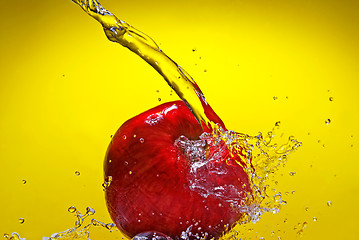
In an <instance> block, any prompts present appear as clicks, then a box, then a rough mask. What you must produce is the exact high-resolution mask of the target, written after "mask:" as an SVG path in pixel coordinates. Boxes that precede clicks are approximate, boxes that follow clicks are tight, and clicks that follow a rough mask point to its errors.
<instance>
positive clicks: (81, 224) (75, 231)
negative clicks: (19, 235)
mask: <svg viewBox="0 0 359 240" xmlns="http://www.w3.org/2000/svg"><path fill="white" fill-rule="evenodd" d="M68 211H69V212H70V213H73V214H74V216H75V217H76V221H75V226H74V227H72V228H69V229H67V230H65V231H63V232H59V233H54V234H52V235H51V236H50V237H43V238H42V240H57V239H61V240H73V239H79V240H90V238H89V237H90V228H92V227H103V228H106V229H107V230H109V231H111V232H112V231H114V230H118V229H117V228H116V225H115V224H114V223H107V224H106V223H103V222H100V221H98V220H96V219H91V220H89V219H88V218H89V216H92V215H94V214H95V210H94V209H93V208H90V207H87V208H86V213H85V214H81V212H80V211H78V210H77V209H76V207H74V206H71V207H69V208H68ZM86 222H87V223H86ZM15 240H17V239H15ZM20 240H25V239H20Z"/></svg>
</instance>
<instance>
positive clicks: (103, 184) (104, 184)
mask: <svg viewBox="0 0 359 240" xmlns="http://www.w3.org/2000/svg"><path fill="white" fill-rule="evenodd" d="M111 182H112V176H107V177H106V179H105V182H104V183H102V187H103V188H104V190H106V189H107V188H108V187H109V186H110V185H111Z"/></svg>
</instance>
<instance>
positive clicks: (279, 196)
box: [273, 193, 282, 202]
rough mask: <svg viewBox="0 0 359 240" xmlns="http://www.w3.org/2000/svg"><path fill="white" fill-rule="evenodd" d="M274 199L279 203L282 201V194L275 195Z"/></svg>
mask: <svg viewBox="0 0 359 240" xmlns="http://www.w3.org/2000/svg"><path fill="white" fill-rule="evenodd" d="M273 198H274V200H275V201H277V202H278V201H279V200H281V199H282V195H281V194H280V193H278V194H276V195H274V196H273Z"/></svg>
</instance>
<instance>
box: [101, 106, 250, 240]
mask: <svg viewBox="0 0 359 240" xmlns="http://www.w3.org/2000/svg"><path fill="white" fill-rule="evenodd" d="M206 113H207V116H208V118H209V119H210V120H212V121H213V122H215V123H217V124H219V125H220V126H221V127H222V128H224V129H225V127H224V124H223V122H222V120H221V119H220V118H219V117H218V116H217V115H216V114H215V113H214V112H213V110H212V109H211V108H210V107H209V106H208V108H207V109H206ZM203 131H205V132H209V133H210V132H211V131H212V130H211V129H210V128H205V129H204V130H203V129H202V128H201V126H200V124H199V123H198V122H197V121H196V119H195V117H194V116H193V114H192V113H191V111H190V110H189V109H188V108H187V106H186V105H185V104H184V103H183V102H182V101H175V102H170V103H164V104H162V105H159V106H157V107H155V108H152V109H150V110H148V111H146V112H144V113H142V114H139V115H138V116H136V117H134V118H132V119H130V120H128V121H126V122H125V123H124V124H123V125H122V126H121V127H120V128H119V129H118V131H117V132H116V134H115V135H114V136H113V138H112V141H111V143H110V145H109V147H108V150H107V153H106V157H105V161H104V173H105V179H109V177H111V178H112V181H111V183H110V185H109V186H108V187H107V188H106V190H105V196H106V203H107V207H108V210H109V213H110V216H111V218H112V220H113V221H114V223H115V224H116V225H117V227H118V228H119V229H121V230H122V231H123V232H124V233H125V234H126V235H128V236H129V237H134V236H135V235H136V234H139V233H142V232H146V231H156V232H160V233H163V234H166V235H168V236H170V237H171V238H173V239H180V238H181V234H182V237H183V236H184V235H183V234H184V233H185V232H186V231H187V233H186V234H185V235H186V238H188V239H195V238H196V236H197V237H198V236H199V237H201V238H202V237H204V236H206V238H207V239H209V238H213V237H214V238H218V237H220V235H221V234H222V232H223V231H224V230H225V229H226V225H227V226H228V225H229V226H230V225H232V224H233V223H235V222H236V221H238V220H239V219H240V218H241V216H242V215H243V213H241V212H239V211H238V209H234V208H233V205H231V204H230V201H228V199H230V198H233V197H234V198H236V201H238V202H239V201H240V200H243V199H244V197H243V199H238V195H235V196H233V193H222V195H223V196H222V197H218V196H216V195H215V194H209V195H208V194H207V195H204V194H203V192H201V189H198V188H191V186H192V185H191V184H193V181H192V182H191V181H190V180H189V179H192V180H193V176H191V174H192V173H191V172H190V169H191V162H190V161H189V160H188V159H187V157H186V156H185V155H184V154H183V152H182V151H181V150H180V149H179V148H178V147H177V146H176V145H175V144H174V143H175V141H176V139H178V138H179V137H180V136H182V135H184V136H185V137H187V138H188V139H190V140H198V139H199V136H200V135H201V134H202V133H203ZM208 151H209V152H212V151H215V150H214V149H209V150H208ZM217 158H218V159H216V160H214V161H213V162H212V163H211V164H210V165H209V166H208V167H205V168H202V169H200V170H199V171H198V172H197V174H198V176H200V177H201V179H202V183H201V184H202V185H201V186H202V187H204V188H207V187H208V188H212V189H213V187H216V186H229V185H230V186H231V187H233V188H234V189H235V191H236V192H242V191H245V192H250V191H251V189H250V187H249V186H250V184H249V180H248V176H247V174H246V173H245V171H244V170H243V168H242V166H240V165H239V164H238V163H237V162H236V160H237V161H238V156H234V157H233V156H232V157H230V156H229V151H228V150H227V151H221V152H220V153H217ZM220 170H223V171H224V172H225V174H223V173H222V174H219V173H218V171H220Z"/></svg>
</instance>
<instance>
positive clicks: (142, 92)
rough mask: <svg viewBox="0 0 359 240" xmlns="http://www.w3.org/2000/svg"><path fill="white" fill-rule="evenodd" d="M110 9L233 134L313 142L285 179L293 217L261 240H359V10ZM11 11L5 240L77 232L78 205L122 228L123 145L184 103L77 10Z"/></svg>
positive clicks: (3, 175)
mask: <svg viewBox="0 0 359 240" xmlns="http://www.w3.org/2000/svg"><path fill="white" fill-rule="evenodd" d="M101 4H102V5H103V6H104V7H105V8H107V9H108V10H110V11H111V12H113V13H115V14H116V15H117V16H118V17H119V18H120V19H122V20H125V21H127V22H128V23H130V24H131V25H133V26H135V27H136V28H138V29H140V30H142V31H143V32H145V33H146V34H148V35H150V36H151V37H152V38H153V39H155V41H156V42H157V43H158V44H159V45H160V47H161V48H162V50H163V51H164V52H165V53H167V55H169V56H170V57H171V58H173V59H174V60H175V61H176V62H177V63H179V64H180V65H181V66H182V67H183V68H184V69H186V71H187V72H189V73H190V74H191V75H192V77H194V79H195V80H196V81H197V83H198V84H199V86H200V87H201V89H202V91H203V92H204V94H205V95H206V98H207V100H208V102H209V103H210V104H211V105H212V107H213V108H214V109H215V111H216V112H217V113H218V114H219V115H220V116H221V117H222V119H223V120H224V122H225V123H226V125H227V127H228V128H230V129H233V130H236V131H239V132H244V133H249V134H252V135H254V134H257V133H258V132H259V131H261V132H266V131H268V130H270V129H271V128H272V127H273V126H274V123H275V122H277V121H281V129H282V130H283V131H284V132H285V133H286V134H288V135H294V136H295V137H296V138H298V139H299V140H301V141H302V142H303V147H301V148H300V150H299V151H297V152H296V153H294V154H293V155H292V156H291V157H290V159H289V160H288V163H287V164H286V166H285V168H283V169H282V170H281V172H280V174H279V175H278V182H279V183H278V189H284V190H285V191H290V192H291V191H293V190H294V191H295V193H294V194H292V193H290V194H289V195H288V196H286V200H287V202H288V204H287V205H286V206H284V207H283V209H282V210H281V212H280V213H279V214H277V215H272V214H269V213H268V214H264V216H263V218H262V220H261V221H260V222H258V223H257V224H249V225H248V226H245V229H244V228H243V231H244V230H246V231H247V229H248V228H253V229H254V230H253V231H251V232H248V234H247V238H249V237H251V239H259V238H260V237H265V239H278V236H281V237H282V239H295V238H296V237H297V231H298V229H295V228H296V226H297V224H298V223H299V224H302V225H303V223H305V222H306V223H307V225H306V228H305V229H304V231H303V235H302V239H306V240H314V239H357V238H358V234H357V226H358V224H359V220H358V214H359V210H358V207H357V206H356V204H357V199H358V197H359V194H358V192H359V187H358V183H359V182H358V176H357V175H358V174H357V172H358V170H359V163H358V160H359V127H358V123H359V110H358V109H359V106H358V104H359V94H358V92H359V91H358V90H359V83H358V81H359V44H358V43H359V2H358V1H350V0H343V1H335V0H328V1H324V0H321V1H319V0H318V1H315V0H314V1H293V0H289V1H288V0H287V1H285V0H273V1H265V0H251V1H249V0H241V1H233V0H222V1H211V0H209V1H203V0H201V1H198V0H185V1H156V0H154V1H143V0H134V1H127V2H125V1H120V0H102V1H101ZM1 9H2V11H1V15H0V31H1V32H0V43H1V44H0V53H1V57H0V67H1V80H0V234H4V233H11V232H18V233H20V235H21V236H22V237H25V238H26V239H28V240H29V239H42V237H43V236H50V235H51V234H52V233H55V232H60V231H63V230H65V229H68V228H70V227H72V226H74V221H75V218H74V217H73V216H72V214H70V213H69V212H68V211H67V209H68V207H70V206H72V205H74V206H76V207H77V208H78V209H79V210H80V211H81V212H84V211H85V208H86V207H87V206H90V207H92V208H94V209H95V210H96V214H95V215H94V217H95V218H96V219H98V220H100V221H104V222H110V219H109V216H108V214H107V209H106V207H105V201H104V195H103V191H102V187H101V184H102V182H103V176H102V161H103V157H104V153H105V151H106V148H107V144H108V143H109V140H110V135H111V134H113V133H114V132H115V131H116V129H117V128H118V127H119V126H120V125H121V124H122V123H123V122H124V121H125V120H127V119H129V118H131V117H133V116H134V115H136V114H138V113H140V112H142V111H144V110H146V109H149V108H151V107H153V106H155V105H157V104H159V103H162V102H165V101H171V100H175V99H177V97H176V96H174V95H171V92H170V88H169V87H168V86H167V85H166V83H165V82H164V81H163V80H162V78H161V77H160V75H159V74H157V73H156V72H155V71H154V70H153V69H152V68H151V67H150V66H147V64H146V63H145V62H144V61H142V60H141V59H140V58H139V57H137V56H136V55H134V54H133V53H131V52H129V51H128V50H127V49H125V48H123V47H121V46H120V45H118V44H114V43H111V42H109V41H108V40H107V38H106V37H105V35H104V33H103V32H102V29H101V27H100V25H99V24H98V23H97V22H96V21H95V20H93V19H91V18H90V17H88V16H87V15H86V14H85V13H84V12H83V11H82V10H81V9H80V8H79V7H78V6H76V5H75V4H73V3H72V2H71V1H70V0H56V1H55V0H53V1H44V0H39V1H26V0H19V1H13V0H3V1H2V2H1ZM193 50H195V51H193ZM157 90H158V92H157ZM275 96H276V97H277V98H276V99H275V100H274V98H273V97H275ZM330 97H332V101H330V100H329V98H330ZM158 98H161V101H160V102H159V100H158ZM326 119H330V120H331V122H330V124H328V125H327V124H325V121H326ZM76 171H79V172H80V175H79V176H77V175H76V174H75V172H76ZM289 172H296V174H295V175H294V176H290V175H289ZM281 174H283V175H282V176H281ZM23 180H26V183H25V184H24V183H23ZM283 193H284V192H283ZM328 201H331V202H332V205H331V206H330V207H329V206H327V202H328ZM313 217H315V218H317V221H314V220H313ZM19 218H24V223H22V224H21V223H20V222H19ZM239 229H240V230H241V228H239ZM272 231H273V232H274V235H273V236H271V235H272ZM91 234H92V235H91V239H93V240H103V239H118V238H120V237H121V234H120V233H118V232H117V233H113V234H109V233H108V231H105V230H104V229H94V230H93V231H92V232H91Z"/></svg>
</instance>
